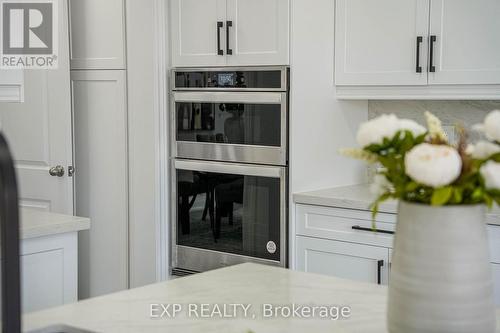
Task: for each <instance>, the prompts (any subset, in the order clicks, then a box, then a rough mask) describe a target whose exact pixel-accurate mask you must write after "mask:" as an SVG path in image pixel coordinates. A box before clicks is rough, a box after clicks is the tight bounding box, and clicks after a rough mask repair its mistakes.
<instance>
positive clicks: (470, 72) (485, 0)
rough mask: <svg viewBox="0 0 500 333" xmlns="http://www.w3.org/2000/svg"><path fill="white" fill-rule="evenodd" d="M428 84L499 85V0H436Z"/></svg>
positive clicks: (432, 16)
mask: <svg viewBox="0 0 500 333" xmlns="http://www.w3.org/2000/svg"><path fill="white" fill-rule="evenodd" d="M431 3H432V5H431V16H430V17H431V21H430V35H433V36H436V42H435V43H434V51H435V52H434V63H435V66H436V71H435V72H433V73H429V84H500V56H499V53H500V19H499V17H500V1H498V0H474V1H470V0H433V1H432V2H431Z"/></svg>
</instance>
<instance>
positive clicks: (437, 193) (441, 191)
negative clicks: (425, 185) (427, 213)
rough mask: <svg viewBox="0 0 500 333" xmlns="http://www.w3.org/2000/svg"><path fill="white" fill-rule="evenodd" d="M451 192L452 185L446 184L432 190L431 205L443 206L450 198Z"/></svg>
mask: <svg viewBox="0 0 500 333" xmlns="http://www.w3.org/2000/svg"><path fill="white" fill-rule="evenodd" d="M452 194H453V187H451V186H446V187H441V188H438V189H436V190H434V193H432V197H431V205H433V206H443V205H445V204H446V203H447V202H448V201H449V200H450V198H451V195H452Z"/></svg>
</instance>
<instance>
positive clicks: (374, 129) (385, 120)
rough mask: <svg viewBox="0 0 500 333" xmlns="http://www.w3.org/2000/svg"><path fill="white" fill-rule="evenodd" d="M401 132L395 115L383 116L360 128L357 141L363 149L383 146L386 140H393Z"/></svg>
mask: <svg viewBox="0 0 500 333" xmlns="http://www.w3.org/2000/svg"><path fill="white" fill-rule="evenodd" d="M398 130H399V119H398V117H396V116H395V115H393V114H390V115H387V114H383V115H381V116H380V117H377V118H374V119H372V120H369V121H367V122H365V123H363V124H361V126H360V127H359V130H358V135H357V141H358V144H359V145H360V146H361V147H367V146H369V145H372V144H381V143H383V141H384V138H388V139H392V138H393V137H394V135H395V134H396V132H397V131H398Z"/></svg>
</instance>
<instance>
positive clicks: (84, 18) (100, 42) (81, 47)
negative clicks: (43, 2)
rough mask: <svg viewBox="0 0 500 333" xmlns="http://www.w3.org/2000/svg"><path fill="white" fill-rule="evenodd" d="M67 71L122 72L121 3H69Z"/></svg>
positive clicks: (108, 0) (117, 0)
mask: <svg viewBox="0 0 500 333" xmlns="http://www.w3.org/2000/svg"><path fill="white" fill-rule="evenodd" d="M70 14H71V16H70V20H71V48H70V57H71V69H125V67H126V61H125V6H124V1H123V0H106V1H102V0H85V1H82V0H70Z"/></svg>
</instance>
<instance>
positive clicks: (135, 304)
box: [23, 264, 500, 333]
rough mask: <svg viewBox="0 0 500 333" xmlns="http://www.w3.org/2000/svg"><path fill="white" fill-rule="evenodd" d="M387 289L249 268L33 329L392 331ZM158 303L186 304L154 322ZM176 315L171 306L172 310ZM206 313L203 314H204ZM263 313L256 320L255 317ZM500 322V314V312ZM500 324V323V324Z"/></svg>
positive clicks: (36, 317)
mask: <svg viewBox="0 0 500 333" xmlns="http://www.w3.org/2000/svg"><path fill="white" fill-rule="evenodd" d="M386 295H387V288H386V287H384V286H379V285H375V284H368V283H360V282H354V281H350V280H343V279H338V278H334V277H329V276H322V275H315V274H310V273H303V272H296V271H290V270H287V269H282V268H277V267H270V266H262V265H255V264H243V265H238V266H232V267H227V268H224V269H219V270H215V271H210V272H206V273H202V274H197V275H192V276H188V277H184V278H179V279H175V280H171V281H167V282H162V283H159V284H154V285H149V286H146V287H142V288H137V289H132V290H128V291H123V292H119V293H115V294H111V295H108V296H103V297H98V298H94V299H89V300H86V301H82V302H79V303H75V304H70V305H65V306H62V307H59V308H54V309H50V310H44V311H41V312H36V313H32V314H28V315H26V316H25V317H24V318H23V324H24V329H25V330H33V329H36V330H38V329H41V328H43V327H46V326H48V325H53V324H65V325H70V326H74V327H78V328H81V329H87V330H91V331H96V332H117V333H118V332H119V333H129V332H130V333H132V332H144V333H149V332H162V333H164V332H182V333H193V332H200V333H201V332H203V333H210V332H214V333H215V332H216V333H221V332H227V333H239V332H241V333H248V332H254V333H263V332H266V333H273V332H282V333H283V332H287V333H294V332H301V333H305V332H315V333H321V332H329V333H331V332H344V333H346V332H356V333H358V332H359V333H361V332H363V333H382V332H383V333H385V332H386V331H387V330H386V324H385V316H386V301H387V296H386ZM152 303H161V304H164V305H166V304H181V308H182V310H181V311H180V312H179V313H178V314H177V316H176V317H175V318H167V317H164V318H154V319H152V318H151V317H150V309H151V304H152ZM191 303H192V304H196V305H198V306H201V304H210V305H211V306H213V305H214V304H218V305H219V306H221V307H222V305H223V304H250V305H251V307H250V309H249V310H248V315H247V317H244V315H243V312H242V311H240V314H239V315H238V316H237V317H235V318H218V317H212V318H194V312H193V314H192V316H191V317H190V316H189V315H188V313H189V311H188V304H191ZM263 304H273V305H275V306H276V305H286V306H291V305H292V304H297V305H309V306H323V305H325V306H338V307H341V306H349V307H350V309H351V315H350V317H349V318H348V319H342V320H336V321H335V320H331V319H321V318H307V319H304V318H283V317H277V318H264V319H262V305H263ZM170 310H171V309H170ZM198 313H199V312H198ZM253 315H255V318H254V317H253ZM497 318H498V322H499V324H500V312H497ZM499 326H500V325H499ZM499 332H500V330H499Z"/></svg>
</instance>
